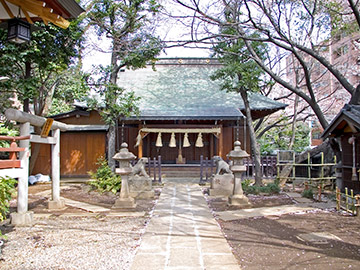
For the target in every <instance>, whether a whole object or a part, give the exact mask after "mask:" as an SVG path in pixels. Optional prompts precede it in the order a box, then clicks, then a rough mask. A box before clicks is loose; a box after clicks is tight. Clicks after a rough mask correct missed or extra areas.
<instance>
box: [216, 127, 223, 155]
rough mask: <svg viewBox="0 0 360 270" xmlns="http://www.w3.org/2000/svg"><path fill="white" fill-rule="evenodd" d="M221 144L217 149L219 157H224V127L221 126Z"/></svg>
mask: <svg viewBox="0 0 360 270" xmlns="http://www.w3.org/2000/svg"><path fill="white" fill-rule="evenodd" d="M218 139H219V143H218V149H217V152H218V156H220V157H222V158H223V159H224V157H223V148H224V141H223V140H224V136H223V126H222V125H220V134H219V138H218Z"/></svg>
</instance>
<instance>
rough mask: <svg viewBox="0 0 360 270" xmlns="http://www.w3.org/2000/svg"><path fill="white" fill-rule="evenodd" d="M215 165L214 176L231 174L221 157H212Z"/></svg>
mask: <svg viewBox="0 0 360 270" xmlns="http://www.w3.org/2000/svg"><path fill="white" fill-rule="evenodd" d="M212 159H213V160H214V161H215V164H216V171H215V175H219V174H232V172H231V170H230V167H229V164H227V163H226V162H225V161H224V160H223V159H222V158H221V157H219V156H213V158H212Z"/></svg>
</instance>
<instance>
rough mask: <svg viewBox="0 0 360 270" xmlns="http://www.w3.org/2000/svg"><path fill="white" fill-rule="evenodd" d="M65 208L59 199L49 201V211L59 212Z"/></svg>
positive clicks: (62, 201)
mask: <svg viewBox="0 0 360 270" xmlns="http://www.w3.org/2000/svg"><path fill="white" fill-rule="evenodd" d="M64 208H65V201H64V200H63V199H59V200H56V201H53V200H51V201H49V203H48V209H49V210H61V209H64Z"/></svg>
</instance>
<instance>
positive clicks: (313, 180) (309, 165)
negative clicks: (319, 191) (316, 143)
mask: <svg viewBox="0 0 360 270" xmlns="http://www.w3.org/2000/svg"><path fill="white" fill-rule="evenodd" d="M280 155H281V153H280V152H279V153H278V158H277V164H276V167H277V176H278V178H280V172H281V170H282V169H283V168H284V167H286V166H289V167H291V173H290V175H289V176H288V177H281V178H282V179H286V180H291V181H292V182H293V185H295V182H297V183H304V182H308V184H309V185H310V186H314V187H318V186H319V185H320V186H321V187H322V188H324V186H325V185H331V189H332V190H334V189H335V181H336V177H335V176H325V168H326V167H332V166H335V165H336V157H335V156H334V162H333V163H325V162H324V153H321V156H320V163H313V162H312V161H311V158H310V153H308V157H307V162H306V163H296V162H295V153H291V156H289V155H288V157H287V158H286V159H284V158H281V156H280ZM289 157H290V158H289Z"/></svg>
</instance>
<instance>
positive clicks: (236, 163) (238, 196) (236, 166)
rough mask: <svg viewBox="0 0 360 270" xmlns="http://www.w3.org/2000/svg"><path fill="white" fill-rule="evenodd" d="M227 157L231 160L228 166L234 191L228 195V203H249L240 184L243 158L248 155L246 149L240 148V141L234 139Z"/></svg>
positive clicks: (243, 167) (244, 168)
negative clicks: (231, 173)
mask: <svg viewBox="0 0 360 270" xmlns="http://www.w3.org/2000/svg"><path fill="white" fill-rule="evenodd" d="M228 156H229V158H230V159H231V160H232V161H233V164H232V166H231V167H230V169H231V171H232V172H233V173H234V178H235V182H234V192H233V194H232V195H231V196H229V202H228V204H229V205H240V206H242V205H249V204H250V203H249V199H248V198H247V197H246V196H245V195H244V192H243V189H242V186H241V175H242V173H243V172H245V171H246V167H245V165H244V161H243V159H244V158H247V157H249V154H248V153H246V151H244V150H242V149H241V143H240V142H239V141H236V142H235V143H234V150H231V151H230V153H229V154H228Z"/></svg>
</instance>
